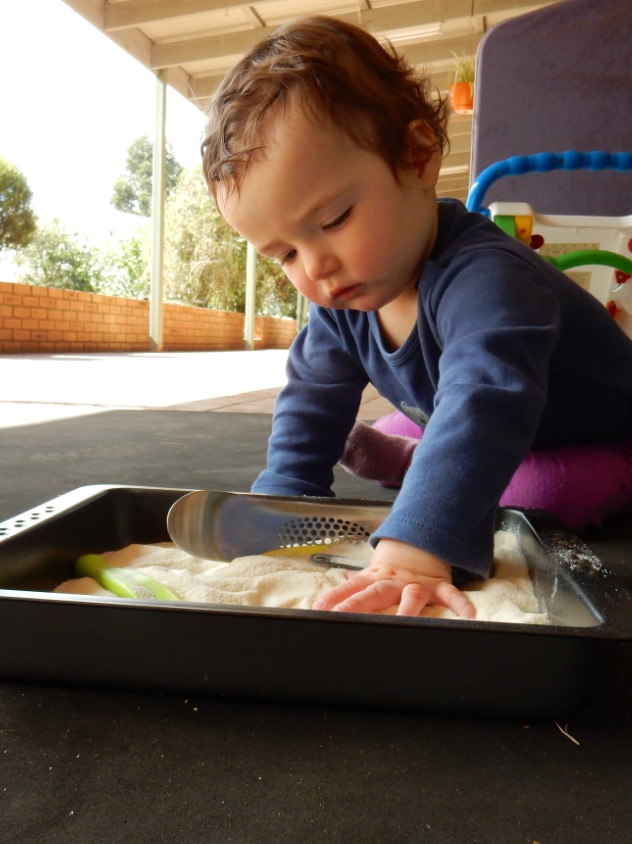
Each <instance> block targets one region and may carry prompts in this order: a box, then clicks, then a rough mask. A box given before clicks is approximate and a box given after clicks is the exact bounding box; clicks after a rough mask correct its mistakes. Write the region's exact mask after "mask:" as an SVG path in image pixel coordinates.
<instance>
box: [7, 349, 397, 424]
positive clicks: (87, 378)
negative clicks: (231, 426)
mask: <svg viewBox="0 0 632 844" xmlns="http://www.w3.org/2000/svg"><path fill="white" fill-rule="evenodd" d="M286 361H287V351H285V350H276V349H273V350H266V351H254V352H245V351H244V352H161V353H130V354H91V353H85V354H74V355H71V354H59V355H2V356H0V383H1V384H2V389H1V395H0V427H13V426H15V425H28V424H33V423H37V422H46V421H53V420H55V419H67V418H72V417H76V416H85V415H88V414H94V413H101V412H103V411H105V410H112V409H130V410H132V409H133V410H143V409H152V410H176V411H177V410H180V411H201V412H204V411H219V412H230V413H271V412H272V409H273V407H274V401H275V399H276V396H277V393H278V392H279V389H280V388H281V387H282V386H283V385H284V384H285V380H286V379H285V364H286ZM392 409H393V408H392V406H391V404H390V403H389V402H387V401H386V400H384V399H382V398H381V397H380V396H379V395H378V394H377V392H376V390H375V389H374V388H373V387H369V388H367V390H366V392H365V397H364V400H363V402H362V408H361V414H360V415H361V418H363V419H365V420H366V421H374V420H375V419H378V418H379V417H380V416H383V415H384V414H385V413H388V412H390V411H391V410H392Z"/></svg>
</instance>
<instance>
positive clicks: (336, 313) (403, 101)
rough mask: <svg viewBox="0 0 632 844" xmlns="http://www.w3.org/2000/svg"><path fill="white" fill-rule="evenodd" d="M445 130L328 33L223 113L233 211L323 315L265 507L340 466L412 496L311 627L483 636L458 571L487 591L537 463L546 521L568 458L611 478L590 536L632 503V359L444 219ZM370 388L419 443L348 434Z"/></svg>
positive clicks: (376, 47)
mask: <svg viewBox="0 0 632 844" xmlns="http://www.w3.org/2000/svg"><path fill="white" fill-rule="evenodd" d="M446 120H447V114H446V105H445V103H444V101H442V100H441V99H440V98H434V97H432V96H431V95H430V93H429V91H428V86H427V84H426V81H425V80H424V78H423V77H421V76H420V75H419V73H418V72H417V71H416V70H415V69H414V68H412V67H411V66H409V65H408V64H407V63H406V62H405V61H404V60H403V59H402V58H401V57H400V56H398V55H397V54H396V53H395V52H394V51H393V50H392V49H390V48H389V47H388V46H382V45H381V44H380V43H379V42H378V41H377V40H376V39H375V38H373V37H372V36H370V35H369V34H367V33H366V32H364V31H363V30H362V29H360V28H358V27H354V26H352V25H349V24H346V23H343V22H341V21H339V20H335V19H330V18H326V17H315V18H308V19H304V20H299V21H298V22H295V23H292V24H289V25H288V26H284V27H282V28H281V29H279V30H278V31H277V32H275V33H273V34H272V35H271V36H269V37H268V38H266V39H265V40H264V41H263V42H262V43H260V44H259V45H258V46H256V47H255V48H254V49H253V50H252V51H251V52H250V53H249V54H248V55H246V56H245V57H244V58H243V59H242V60H241V61H240V62H239V63H238V64H237V66H236V67H235V68H234V69H233V70H232V71H230V72H229V74H228V75H227V76H226V78H225V79H224V81H223V83H222V84H221V86H220V87H219V89H218V91H217V92H216V94H215V95H214V97H213V99H212V101H211V103H210V107H209V111H208V123H207V130H206V137H205V140H204V144H203V157H204V172H205V176H206V179H207V182H208V184H209V188H210V191H211V193H212V195H213V197H214V199H215V201H216V202H217V205H218V208H219V210H220V212H221V213H222V215H223V216H224V217H225V219H226V220H227V221H228V223H229V224H230V225H231V226H232V227H233V228H234V229H235V230H236V231H237V232H239V233H240V234H241V235H242V236H243V237H244V238H246V239H247V240H248V241H250V242H251V243H252V244H254V246H255V247H256V249H257V251H258V252H259V253H260V254H262V255H266V256H269V257H271V258H274V259H276V260H277V261H278V262H279V263H280V265H281V266H282V267H283V269H284V271H285V273H286V274H287V276H288V278H289V279H290V281H291V282H292V284H293V285H294V286H295V287H296V288H297V290H298V291H299V292H300V293H302V294H303V295H304V296H306V297H307V299H309V300H310V302H311V303H312V304H311V309H310V314H309V322H308V325H307V327H306V328H305V329H304V330H303V331H302V332H301V333H300V334H299V335H298V337H297V338H296V340H295V342H294V344H293V346H292V348H291V351H290V355H289V362H288V383H287V386H286V387H285V388H284V389H283V390H282V392H281V393H280V395H279V398H278V400H277V404H276V408H275V413H274V419H273V428H272V434H271V438H270V442H269V449H268V460H267V468H266V470H265V471H264V472H262V473H261V475H260V476H259V478H258V479H257V480H256V482H255V483H254V485H253V490H254V491H255V492H260V493H271V494H276V495H284V496H292V495H308V496H328V495H332V491H331V486H332V483H333V468H334V466H335V465H336V464H337V463H338V461H340V460H341V458H342V456H343V454H345V461H346V463H347V464H349V465H350V466H351V467H352V468H353V467H354V463H355V464H357V468H358V469H359V471H360V473H361V474H362V473H363V471H364V474H367V475H369V476H371V470H372V464H375V465H376V466H378V465H379V464H381V468H380V469H378V470H377V471H376V472H375V473H373V476H374V477H376V479H377V480H382V481H388V482H391V483H393V485H395V486H400V484H401V489H400V491H399V492H398V494H397V498H396V500H395V501H394V503H393V507H392V509H391V511H390V514H389V515H388V516H387V518H386V519H385V520H384V522H383V524H382V525H381V526H380V528H379V529H378V530H377V531H376V532H375V533H374V534H373V536H372V537H371V545H372V547H373V549H374V550H373V552H372V556H371V562H370V565H369V566H368V567H367V569H365V570H364V571H362V572H360V573H353V574H351V575H349V577H348V578H347V579H346V580H345V582H344V583H343V584H342V585H339V586H337V587H335V588H333V589H332V590H330V591H329V592H327V593H326V594H325V595H324V596H322V597H321V598H320V599H319V601H318V602H317V603H316V605H315V608H316V609H323V610H341V611H358V612H376V611H381V610H383V609H386V608H388V607H392V606H397V607H398V610H397V611H398V613H399V614H401V615H413V616H414V615H417V614H419V612H420V611H421V610H422V609H423V608H424V607H425V606H426V605H428V604H439V605H443V606H446V607H449V608H450V609H452V610H453V611H454V612H455V613H457V615H460V616H463V617H470V618H471V617H473V616H474V608H473V606H472V605H471V603H470V602H469V600H468V599H467V598H466V597H465V595H464V594H463V593H462V592H460V591H459V590H458V589H457V587H456V586H455V585H454V583H453V574H457V573H458V572H459V570H461V573H462V571H463V570H464V571H466V572H468V574H469V576H470V577H471V575H479V576H483V577H485V576H487V575H488V574H489V569H490V565H491V562H492V551H493V539H494V526H495V523H494V518H495V513H496V510H497V507H498V505H499V502H500V500H501V498H502V497H503V494H504V493H505V491H506V489H507V487H508V486H509V485H510V484H511V483H512V479H513V478H514V476H515V475H516V473H517V472H520V471H521V470H522V467H523V466H527V469H528V472H530V473H531V475H529V477H530V478H532V480H531V481H530V482H529V484H528V487H529V489H533V490H535V495H534V496H533V497H534V498H535V503H536V504H537V503H538V501H539V499H538V490H539V489H540V487H542V488H545V487H547V486H551V484H550V483H549V481H550V476H549V473H550V471H551V466H552V465H555V466H556V465H557V463H558V462H559V459H558V457H557V456H556V454H557V453H558V451H559V453H564V448H566V449H570V452H569V454H566V456H567V457H568V458H569V459H570V463H571V466H572V467H579V470H580V473H581V471H587V472H588V473H589V475H590V477H591V478H593V480H594V481H596V480H598V479H597V478H595V477H594V474H595V467H598V466H601V465H603V461H601V460H600V459H597V461H596V462H595V459H594V449H595V448H597V450H598V454H600V455H601V454H603V455H605V456H607V458H608V460H609V462H608V472H609V473H610V474H608V476H607V478H606V480H607V483H605V485H604V489H602V490H601V491H600V492H599V495H598V496H597V498H596V500H593V499H594V496H593V499H591V501H590V504H589V509H591V511H593V512H594V513H595V514H596V517H600V516H601V515H602V513H603V512H606V511H607V512H608V513H610V512H614V511H618V510H623V509H624V508H626V507H631V506H632V341H631V340H630V339H629V338H628V337H627V336H626V335H625V334H624V333H623V332H622V331H621V330H620V329H619V328H618V326H617V325H616V323H615V322H614V320H613V319H612V318H611V317H610V315H609V314H608V313H607V311H606V310H605V308H603V307H602V306H601V304H600V303H599V302H598V301H597V300H596V299H595V298H594V297H593V296H591V295H590V294H589V293H587V292H585V291H583V290H582V289H581V288H580V287H579V286H578V285H576V284H575V283H573V282H572V281H570V280H569V279H568V278H567V277H566V276H564V275H563V274H562V273H560V272H559V271H558V270H556V269H555V268H554V267H553V266H552V265H551V264H549V263H547V262H546V261H544V260H543V259H541V258H540V257H539V256H538V255H537V254H536V253H535V252H533V251H532V250H531V249H529V248H528V247H527V246H525V245H523V244H521V243H519V242H518V241H517V240H514V239H512V238H510V237H509V236H507V235H505V234H504V233H503V232H502V231H501V230H500V229H499V228H498V227H497V226H496V225H494V223H492V222H491V221H489V220H488V219H487V218H485V217H484V216H482V215H479V214H473V213H468V212H467V211H466V209H465V208H464V207H463V205H462V204H461V203H459V202H457V201H452V200H445V201H443V200H442V201H438V200H437V197H436V191H435V188H436V184H437V179H438V176H439V170H440V166H441V158H442V153H443V151H444V149H445V147H446V143H447V140H446ZM369 382H370V383H372V384H373V385H375V387H376V388H377V389H378V390H379V392H380V393H381V394H382V395H383V396H384V397H386V398H387V399H389V400H390V401H391V402H392V404H393V405H394V407H396V408H398V409H401V410H403V411H404V413H405V414H406V416H407V417H408V418H409V419H410V420H411V422H412V423H414V425H415V426H417V427H416V429H415V430H416V431H417V432H418V434H417V436H416V437H415V439H411V438H401V437H399V438H396V439H392V438H390V437H389V436H387V435H385V434H383V433H380V432H379V431H376V430H375V429H372V428H369V427H368V426H364V425H362V423H359V424H358V425H357V426H356V427H355V428H354V423H355V421H356V414H357V412H358V408H359V404H360V400H361V396H362V392H363V390H364V388H365V387H366V385H367V384H368V383H369ZM421 429H423V436H422V437H421V438H420V439H419V441H418V442H417V440H418V438H419V436H420V434H421ZM350 435H351V437H350ZM560 447H561V448H560ZM345 449H346V450H345ZM389 449H390V451H389ZM600 449H601V451H599V450H600ZM569 455H570V456H569ZM527 464H528V465H527ZM534 467H535V468H534ZM384 472H386V474H387V475H388V477H384ZM597 474H599V470H598V469H597ZM602 474H603V473H602ZM380 475H382V477H380ZM514 483H515V482H514ZM553 485H554V486H555V482H554V483H553ZM593 486H594V484H591V483H588V484H587V485H586V488H585V489H573V490H571V493H572V495H573V496H575V497H576V498H579V500H581V498H582V496H583V495H585V496H588V498H590V497H591V495H593V492H594V490H593ZM613 496H614V500H613ZM518 498H520V494H518ZM513 503H514V504H516V505H518V504H520V503H521V501H520V500H518V501H514V502H513ZM530 503H531V504H533V501H531V502H530Z"/></svg>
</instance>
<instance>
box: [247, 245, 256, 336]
mask: <svg viewBox="0 0 632 844" xmlns="http://www.w3.org/2000/svg"><path fill="white" fill-rule="evenodd" d="M256 270H257V253H256V251H255V248H254V246H253V245H252V243H249V244H248V249H247V252H246V307H245V312H244V340H245V345H246V349H248V351H252V350H253V349H254V347H255V292H256V287H257V279H256Z"/></svg>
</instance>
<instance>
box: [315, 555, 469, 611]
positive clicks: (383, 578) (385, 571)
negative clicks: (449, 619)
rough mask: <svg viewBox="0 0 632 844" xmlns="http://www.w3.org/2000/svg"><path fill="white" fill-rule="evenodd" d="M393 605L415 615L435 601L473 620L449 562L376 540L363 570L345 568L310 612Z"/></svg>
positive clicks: (353, 609)
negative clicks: (337, 583)
mask: <svg viewBox="0 0 632 844" xmlns="http://www.w3.org/2000/svg"><path fill="white" fill-rule="evenodd" d="M396 604H397V605H398V608H397V615H414V616H417V615H419V613H420V612H421V611H422V610H423V608H424V607H426V606H428V605H430V604H439V605H440V606H444V607H448V608H449V609H451V610H453V611H454V612H455V613H456V614H457V615H458V616H461V618H474V617H475V615H476V610H475V609H474V606H473V604H472V603H471V601H470V600H469V599H468V598H467V597H466V596H465V595H464V594H463V592H460V591H459V590H458V589H457V588H456V586H453V584H452V580H451V574H450V566H449V565H448V564H447V563H445V562H444V561H443V560H441V559H440V558H439V557H435V556H434V555H433V554H429V553H427V552H426V551H422V550H421V549H419V548H415V547H414V546H412V545H407V544H406V543H405V542H398V541H396V540H394V539H382V540H380V542H379V543H378V546H377V548H376V549H375V551H374V552H373V555H372V557H371V562H370V564H369V565H368V566H367V568H365V569H363V570H362V571H358V572H351V573H350V574H349V575H348V576H347V579H346V581H345V582H344V583H341V584H340V586H336V587H334V588H333V589H330V590H329V591H328V592H325V594H324V595H321V596H320V598H318V600H317V601H316V602H315V604H314V609H315V610H336V611H338V612H381V611H383V610H387V609H388V608H389V607H392V606H395V605H396Z"/></svg>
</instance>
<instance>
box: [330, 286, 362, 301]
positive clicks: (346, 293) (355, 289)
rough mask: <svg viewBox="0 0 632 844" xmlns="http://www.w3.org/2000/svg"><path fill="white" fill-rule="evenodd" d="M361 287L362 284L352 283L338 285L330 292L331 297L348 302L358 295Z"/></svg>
mask: <svg viewBox="0 0 632 844" xmlns="http://www.w3.org/2000/svg"><path fill="white" fill-rule="evenodd" d="M361 288H362V285H361V284H350V285H349V286H348V287H338V288H337V289H336V290H332V291H331V292H330V294H329V297H330V298H331V299H334V300H335V301H336V302H346V301H348V300H349V299H353V298H354V297H355V296H357V294H358V293H359V292H360V289H361Z"/></svg>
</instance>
